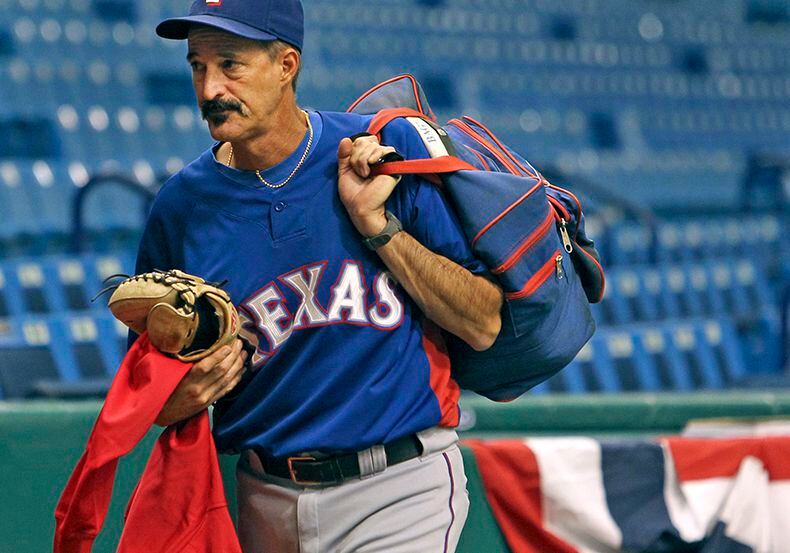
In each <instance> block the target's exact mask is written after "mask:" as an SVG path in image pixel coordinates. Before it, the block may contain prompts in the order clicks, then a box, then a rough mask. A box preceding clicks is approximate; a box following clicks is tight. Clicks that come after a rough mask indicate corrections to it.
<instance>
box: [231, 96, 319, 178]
mask: <svg viewBox="0 0 790 553" xmlns="http://www.w3.org/2000/svg"><path fill="white" fill-rule="evenodd" d="M302 113H304V115H305V118H306V119H307V130H308V132H309V133H310V134H309V136H308V137H307V146H305V149H304V152H302V157H301V158H300V159H299V163H297V164H296V167H294V170H293V171H291V174H290V175H288V178H286V179H285V180H284V181H282V182H281V183H278V184H272V183H270V182H269V181H267V180H266V179H264V178H263V176H262V175H261V171H260V170H259V169H256V170H255V175H256V176H257V177H258V180H260V181H261V182H262V183H263V184H265V185H266V186H268V187H269V188H275V189H276V188H282V187H283V186H285V185H286V184H288V183H289V182H291V179H292V178H293V177H294V175H295V174H296V172H297V171H298V170H299V168H300V167H301V166H302V164H303V163H304V160H305V159H307V154H309V153H310V148H311V147H312V146H313V124H312V123H311V122H310V115H309V114H308V113H307V112H306V111H304V110H302ZM232 162H233V144H231V145H230V153H228V162H227V163H226V164H225V165H227V166H228V167H230V164H231V163H232Z"/></svg>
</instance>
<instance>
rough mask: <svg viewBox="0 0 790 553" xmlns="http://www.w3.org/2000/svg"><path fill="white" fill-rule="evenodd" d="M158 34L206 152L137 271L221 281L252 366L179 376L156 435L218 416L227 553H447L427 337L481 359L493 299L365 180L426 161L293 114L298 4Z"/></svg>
mask: <svg viewBox="0 0 790 553" xmlns="http://www.w3.org/2000/svg"><path fill="white" fill-rule="evenodd" d="M157 33H158V34H159V35H160V36H162V37H164V38H170V39H188V54H187V60H188V62H189V64H190V66H191V67H192V74H193V84H194V87H195V93H196V95H197V100H198V104H199V106H200V108H201V110H202V113H203V116H204V118H205V119H206V121H207V122H208V126H209V130H210V132H211V135H212V137H213V138H214V139H215V140H216V141H217V142H216V144H215V145H214V146H213V147H212V148H211V149H209V150H207V151H206V152H205V153H204V154H203V155H202V156H200V157H199V158H198V159H197V160H195V161H194V162H193V163H191V164H190V165H188V166H187V167H186V168H184V169H183V170H182V171H181V172H179V173H178V174H176V175H175V176H174V177H173V178H171V179H170V180H169V181H168V183H167V184H165V186H164V187H163V188H162V190H161V192H160V194H159V196H158V197H157V200H156V202H155V204H154V207H153V209H152V211H151V215H150V218H149V221H148V224H147V227H146V230H145V233H144V236H143V239H142V242H141V245H140V251H139V255H138V264H137V272H144V271H148V270H151V269H153V268H155V267H156V268H165V269H170V268H180V269H183V270H185V271H187V272H190V273H193V274H197V275H200V276H202V277H204V278H207V279H209V280H216V281H221V280H225V279H227V280H228V281H229V282H228V284H227V286H226V289H227V290H228V292H229V294H230V295H231V298H232V299H233V301H234V303H235V304H236V305H237V306H238V308H239V312H240V316H241V318H242V321H243V324H244V332H243V335H244V337H245V338H246V339H247V340H248V342H249V343H250V344H251V345H252V348H254V352H253V353H251V355H250V356H249V358H248V354H247V352H246V351H245V350H243V349H242V344H241V341H237V342H236V344H235V345H234V346H233V347H231V348H225V349H222V350H220V351H218V352H217V353H216V354H214V355H212V356H210V357H208V358H206V359H204V360H202V361H201V362H199V363H197V364H195V366H194V367H193V368H192V370H191V371H190V372H189V374H188V375H187V376H186V377H185V378H184V380H183V381H182V382H181V384H180V385H179V387H178V388H177V389H176V391H175V392H174V394H173V395H172V396H171V398H170V400H169V401H168V402H167V404H166V405H165V408H164V409H163V410H162V412H161V414H160V416H159V418H158V421H157V422H159V423H160V424H163V425H168V424H173V423H175V422H178V421H181V420H184V419H185V418H188V417H190V416H192V415H193V414H195V413H197V412H199V411H201V410H202V409H204V408H206V407H207V406H208V405H210V404H212V403H214V402H215V401H217V400H220V399H223V398H225V399H224V400H223V401H222V402H220V404H219V405H218V407H217V409H215V426H214V433H215V436H216V440H217V444H218V447H219V449H220V450H221V451H226V452H240V453H241V458H240V461H239V467H238V470H237V478H238V489H237V495H238V503H239V537H240V539H241V542H242V545H243V547H244V549H245V551H246V552H259V551H273V552H277V553H288V552H294V553H296V552H298V551H301V552H302V553H306V552H319V551H322V552H323V551H327V552H328V551H332V552H335V551H349V552H350V551H381V552H384V551H387V552H397V551H414V552H427V551H453V550H454V549H455V546H456V544H457V542H458V538H459V535H460V532H461V529H462V527H463V523H464V521H465V519H466V514H467V509H468V500H467V497H466V493H465V482H466V480H465V477H464V475H463V466H462V460H461V456H460V453H459V451H458V448H457V446H456V442H457V435H456V433H455V431H454V430H453V428H454V426H456V425H457V423H458V405H457V401H458V395H459V391H458V387H457V385H455V383H454V382H453V381H452V379H451V377H450V372H449V362H448V359H447V355H446V351H445V350H444V347H443V344H442V337H441V333H440V331H439V330H438V329H437V328H436V327H435V326H434V324H433V323H435V324H437V325H439V326H440V327H442V328H443V329H445V330H446V331H448V332H452V333H454V334H455V335H457V336H459V337H460V338H462V339H463V340H465V341H466V342H467V343H469V344H470V345H471V346H472V347H474V348H476V349H485V348H487V347H489V346H490V345H491V344H492V343H493V341H494V340H495V339H496V336H497V335H498V333H499V329H500V326H501V320H500V315H499V312H500V308H501V304H502V293H501V290H500V289H499V288H498V287H497V286H496V285H495V284H493V283H492V282H491V281H490V280H489V279H488V278H487V277H486V276H485V270H484V268H483V267H482V265H481V264H480V263H479V262H478V261H477V260H475V259H474V258H473V256H472V254H471V252H470V250H469V247H468V245H467V244H466V242H465V240H464V237H463V234H462V232H461V231H460V230H459V227H458V223H457V221H456V219H455V218H454V217H453V215H452V214H451V213H450V211H449V210H448V208H447V206H446V204H445V201H444V199H443V197H442V196H441V194H440V192H439V191H438V190H437V189H436V188H435V187H433V186H432V185H430V184H429V183H427V182H425V181H422V180H421V179H417V178H413V177H409V178H404V179H403V181H402V182H400V183H399V181H398V180H397V179H394V178H392V177H388V176H378V177H372V176H371V165H373V164H375V163H376V162H377V161H378V160H380V159H381V158H382V156H384V155H386V154H387V153H389V152H392V151H393V147H395V148H396V149H397V150H398V151H399V152H400V153H401V154H403V155H404V156H406V157H407V158H408V157H427V152H426V151H425V148H424V146H423V145H422V142H421V141H420V140H419V138H418V137H417V136H416V133H415V132H414V131H413V129H412V128H411V126H410V125H408V124H407V123H406V122H402V123H403V124H400V122H395V123H393V124H391V125H390V126H388V128H387V129H386V130H385V132H384V134H383V137H382V142H383V143H385V144H388V145H389V146H387V147H385V146H382V145H380V144H379V143H378V141H377V140H376V139H375V138H374V137H369V136H363V137H359V138H357V139H356V140H354V141H352V140H351V139H350V138H349V137H351V136H355V135H358V134H360V133H362V132H363V131H364V130H365V129H366V128H367V125H368V123H369V120H370V118H369V117H363V116H359V115H351V114H342V113H329V112H310V113H308V112H305V111H303V110H301V109H300V108H299V107H298V106H297V103H296V96H295V82H296V78H297V75H298V73H299V70H300V65H301V49H302V40H303V12H302V6H301V3H300V2H299V1H298V0H221V1H220V0H216V1H211V0H208V1H207V0H197V1H196V2H194V3H193V5H192V7H191V9H190V15H189V16H188V17H183V18H176V19H170V20H167V21H164V22H163V23H161V24H160V25H159V26H158V27H157ZM252 348H251V349H252ZM245 365H246V366H249V370H248V371H246V372H245V370H244V367H245ZM242 379H243V380H244V383H243V385H241V386H238V389H234V388H237V385H238V384H239V382H240V381H242ZM231 391H233V393H232V399H231V398H230V396H227V394H229V393H230V392H231ZM226 396H227V397H226Z"/></svg>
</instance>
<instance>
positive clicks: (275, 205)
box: [274, 202, 288, 213]
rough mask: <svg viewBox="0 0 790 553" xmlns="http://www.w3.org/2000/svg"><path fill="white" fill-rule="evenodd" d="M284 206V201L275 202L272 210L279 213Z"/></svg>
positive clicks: (285, 205)
mask: <svg viewBox="0 0 790 553" xmlns="http://www.w3.org/2000/svg"><path fill="white" fill-rule="evenodd" d="M286 207H288V204H286V203H285V202H277V203H276V204H274V210H275V211H276V212H277V213H280V212H281V211H282V210H283V209H285V208H286Z"/></svg>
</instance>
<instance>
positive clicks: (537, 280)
mask: <svg viewBox="0 0 790 553" xmlns="http://www.w3.org/2000/svg"><path fill="white" fill-rule="evenodd" d="M557 258H559V261H560V267H562V255H561V254H560V250H556V251H555V252H554V253H553V254H552V255H551V257H550V258H549V260H548V261H547V262H546V263H545V264H544V265H543V267H541V268H540V269H538V271H537V272H536V273H535V274H534V275H532V277H530V279H529V280H528V281H527V283H526V284H525V285H524V287H523V288H522V289H521V290H518V291H517V292H508V293H507V294H505V299H507V300H508V301H512V300H520V299H522V298H526V297H527V296H529V295H531V294H533V293H534V292H535V290H537V289H538V288H540V287H541V286H542V285H543V284H544V283H545V282H546V281H547V280H549V278H550V277H551V275H553V274H554V273H555V271H556V270H557ZM558 278H559V277H558Z"/></svg>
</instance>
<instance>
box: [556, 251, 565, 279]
mask: <svg viewBox="0 0 790 553" xmlns="http://www.w3.org/2000/svg"><path fill="white" fill-rule="evenodd" d="M554 264H555V265H556V266H557V268H556V271H557V279H558V280H562V279H563V278H565V271H564V270H563V269H562V254H560V255H558V256H557V257H555V258H554Z"/></svg>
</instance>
